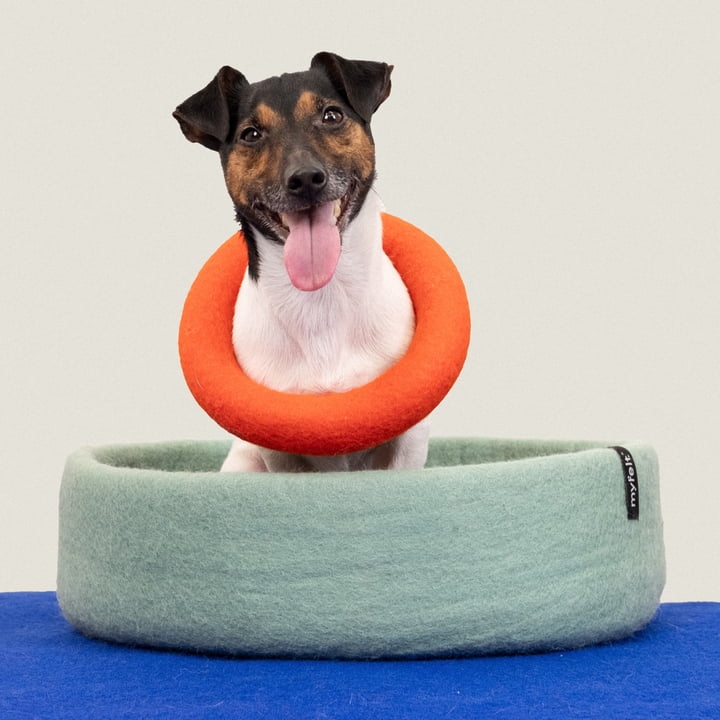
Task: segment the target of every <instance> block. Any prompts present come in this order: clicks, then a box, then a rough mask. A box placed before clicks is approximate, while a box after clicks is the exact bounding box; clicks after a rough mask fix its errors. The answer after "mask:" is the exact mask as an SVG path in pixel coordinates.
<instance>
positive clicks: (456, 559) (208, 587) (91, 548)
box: [58, 438, 664, 658]
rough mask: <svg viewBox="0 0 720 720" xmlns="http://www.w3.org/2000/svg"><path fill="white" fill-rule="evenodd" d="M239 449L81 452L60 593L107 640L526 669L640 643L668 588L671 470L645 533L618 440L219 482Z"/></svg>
mask: <svg viewBox="0 0 720 720" xmlns="http://www.w3.org/2000/svg"><path fill="white" fill-rule="evenodd" d="M228 447H229V446H228V443H226V442H192V441H188V442H174V443H157V444H147V445H115V446H103V447H98V448H86V449H82V450H78V451H77V452H75V453H74V454H73V455H71V456H70V458H69V459H68V461H67V465H66V469H65V473H64V476H63V480H62V485H61V493H60V542H59V547H60V550H59V563H58V597H59V600H60V605H61V607H62V610H63V612H64V613H65V616H66V617H67V619H68V620H69V621H70V622H71V623H72V624H73V625H75V627H77V628H78V629H79V630H81V631H82V632H83V633H86V634H88V635H91V636H94V637H98V638H104V639H107V640H113V641H118V642H124V643H131V644H138V645H150V646H159V647H170V648H186V649H191V650H201V651H205V652H221V653H235V654H243V655H259V656H274V657H290V658H308V657H311V658H399V657H438V656H457V655H476V654H485V653H524V652H537V651H542V650H553V649H560V648H572V647H579V646H584V645H588V644H591V643H597V642H605V641H609V640H614V639H616V638H621V637H624V636H627V635H629V634H631V633H633V632H635V631H637V630H638V629H639V628H641V627H642V626H644V625H645V624H646V623H647V622H648V621H649V620H650V618H651V617H652V615H653V613H654V612H655V609H656V607H657V604H658V601H659V598H660V593H661V590H662V588H663V584H664V551H663V539H662V520H661V515H660V501H659V495H658V469H657V458H656V456H655V453H654V451H653V450H652V448H650V447H648V446H645V445H640V444H632V445H627V446H626V447H627V448H628V449H629V450H630V452H631V453H632V455H633V456H634V459H635V463H636V466H637V473H638V476H639V485H640V517H639V519H638V520H628V518H627V509H626V502H625V488H624V474H623V466H622V463H621V462H620V458H619V457H618V454H617V453H616V451H615V450H612V449H608V448H607V447H604V446H600V444H598V443H592V442H589V443H586V442H562V441H557V442H555V441H529V440H498V439H479V438H433V439H432V440H431V443H430V450H429V458H428V465H427V467H426V468H424V469H423V470H407V471H366V472H336V473H298V474H280V473H277V474H275V473H272V474H268V473H246V474H243V473H218V472H216V470H217V469H218V468H219V467H220V465H221V463H222V460H223V458H224V456H225V454H226V453H227V451H228Z"/></svg>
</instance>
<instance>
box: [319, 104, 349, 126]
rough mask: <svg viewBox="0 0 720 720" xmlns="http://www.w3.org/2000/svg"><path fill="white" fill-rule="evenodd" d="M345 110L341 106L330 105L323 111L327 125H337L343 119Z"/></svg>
mask: <svg viewBox="0 0 720 720" xmlns="http://www.w3.org/2000/svg"><path fill="white" fill-rule="evenodd" d="M344 117H345V116H344V115H343V111H342V110H341V109H340V108H339V107H328V108H325V111H324V112H323V117H322V121H323V122H324V123H325V124H326V125H337V124H338V123H341V122H342V121H343V118H344Z"/></svg>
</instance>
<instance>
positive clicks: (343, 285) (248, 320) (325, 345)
mask: <svg viewBox="0 0 720 720" xmlns="http://www.w3.org/2000/svg"><path fill="white" fill-rule="evenodd" d="M258 254H259V257H260V277H259V279H258V280H257V282H255V281H252V280H250V279H249V278H248V277H246V278H245V279H244V281H243V284H242V287H241V290H240V293H239V295H238V300H237V304H236V308H235V316H234V324H233V344H234V347H235V353H236V356H237V358H238V362H239V363H240V365H241V366H242V368H243V370H244V371H245V372H246V373H247V375H248V376H250V377H251V378H252V379H254V380H255V381H256V382H259V383H262V384H263V385H266V386H267V387H271V388H273V389H275V390H280V391H283V392H298V393H323V392H341V391H344V390H349V389H351V388H353V387H357V386H359V385H363V384H365V383H367V382H369V381H370V380H372V379H373V378H375V377H377V376H378V375H379V374H381V373H382V372H384V371H385V370H386V369H387V368H389V367H390V366H391V365H392V364H394V363H395V362H396V361H397V360H398V359H399V358H400V357H401V356H402V355H403V354H404V353H405V351H406V350H407V347H408V345H409V343H410V340H411V338H412V334H413V331H414V314H413V309H412V303H411V301H410V297H409V295H408V293H407V289H406V288H405V285H404V284H403V282H402V280H401V279H400V276H399V275H398V273H397V271H396V270H395V268H394V267H393V265H392V263H391V262H390V260H389V258H388V257H387V256H386V255H385V253H384V252H383V250H382V221H381V217H380V203H379V200H378V199H377V197H376V195H375V194H374V193H373V192H371V193H370V194H369V195H368V198H367V200H366V202H365V204H364V206H363V208H362V209H361V211H360V213H359V214H358V216H357V217H356V218H355V220H354V221H353V222H352V224H351V225H350V226H349V227H348V228H347V230H346V231H345V233H344V234H343V246H342V253H341V256H340V260H339V262H338V266H337V269H336V272H335V275H334V276H333V278H332V280H331V281H330V282H329V283H328V284H327V285H326V286H325V287H323V288H321V289H320V290H316V291H313V292H304V291H302V290H298V289H297V288H295V287H294V286H293V285H292V284H291V282H290V280H289V278H288V276H287V272H286V270H285V267H284V263H283V248H282V246H280V245H278V244H276V243H272V242H270V241H267V240H266V239H264V238H261V237H259V236H258Z"/></svg>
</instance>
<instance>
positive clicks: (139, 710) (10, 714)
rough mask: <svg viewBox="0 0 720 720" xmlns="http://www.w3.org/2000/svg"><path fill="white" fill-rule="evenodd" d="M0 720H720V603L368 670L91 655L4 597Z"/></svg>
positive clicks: (52, 616) (31, 607) (107, 650)
mask: <svg viewBox="0 0 720 720" xmlns="http://www.w3.org/2000/svg"><path fill="white" fill-rule="evenodd" d="M0 717H3V718H13V719H14V720H29V719H30V718H32V719H33V720H34V719H36V718H55V719H56V720H68V719H72V720H76V719H77V718H85V717H89V718H102V719H103V720H112V719H113V718H123V719H124V720H136V719H137V720H148V719H149V718H169V719H171V720H189V719H191V718H193V719H194V718H212V719H213V720H225V719H226V718H227V719H230V718H232V720H236V718H242V720H277V718H283V720H307V719H308V718H333V720H345V719H348V720H377V719H378V718H392V719H393V720H395V719H397V720H437V719H438V718H446V717H447V718H504V719H505V720H507V719H513V718H518V719H522V720H527V719H528V718H532V720H564V719H565V718H582V719H583V720H627V719H628V718H633V719H634V720H666V719H668V718H673V719H675V720H709V719H710V718H713V719H714V720H717V718H718V717H720V604H718V603H682V604H663V605H661V606H660V608H659V609H658V612H657V615H656V616H655V617H654V619H653V620H652V622H651V623H650V624H649V625H648V626H647V628H646V629H645V630H643V631H641V632H640V633H638V634H637V635H635V636H634V637H633V638H632V639H630V640H627V641H623V642H618V643H615V644H611V645H600V646H594V647H590V648H585V649H583V650H575V651H572V652H562V653H550V654H545V655H520V656H506V657H483V658H472V659H463V660H433V661H428V662H417V661H404V662H402V661H401V662H398V661H395V662H371V663H365V662H336V661H308V660H305V661H301V660H295V661H293V660H285V661H283V660H248V659H242V660H238V659H236V660H229V659H227V658H220V657H206V656H202V655H192V654H184V653H174V652H158V651H152V650H142V649H137V648H129V647H125V646H121V645H112V644H106V643H100V642H94V641H92V640H88V639H87V638H84V637H82V636H81V635H80V634H78V633H76V632H74V631H73V630H72V628H71V627H70V626H69V625H68V624H67V623H65V622H64V620H63V619H62V617H61V615H60V612H59V611H58V607H57V604H56V602H55V596H54V594H53V593H10V594H0Z"/></svg>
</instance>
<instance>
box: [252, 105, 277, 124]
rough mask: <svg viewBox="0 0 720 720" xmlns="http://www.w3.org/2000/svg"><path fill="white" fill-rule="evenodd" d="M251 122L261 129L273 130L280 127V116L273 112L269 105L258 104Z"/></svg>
mask: <svg viewBox="0 0 720 720" xmlns="http://www.w3.org/2000/svg"><path fill="white" fill-rule="evenodd" d="M252 122H253V123H255V124H257V125H259V126H260V127H261V128H273V127H277V126H278V125H280V123H281V122H282V120H281V118H280V115H279V114H278V113H277V112H275V110H273V109H272V108H271V107H270V106H269V105H266V104H265V103H260V104H259V105H258V106H257V107H256V108H255V112H254V113H253V119H252Z"/></svg>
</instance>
